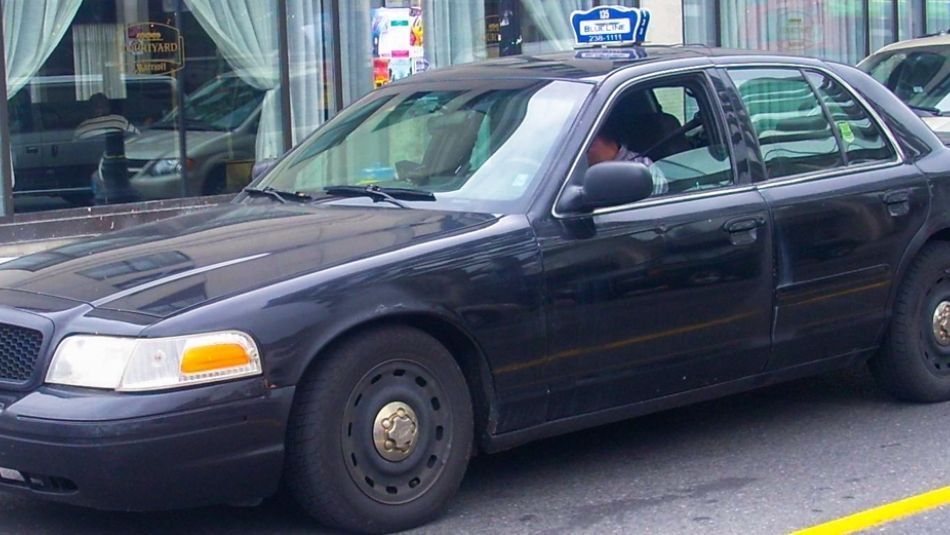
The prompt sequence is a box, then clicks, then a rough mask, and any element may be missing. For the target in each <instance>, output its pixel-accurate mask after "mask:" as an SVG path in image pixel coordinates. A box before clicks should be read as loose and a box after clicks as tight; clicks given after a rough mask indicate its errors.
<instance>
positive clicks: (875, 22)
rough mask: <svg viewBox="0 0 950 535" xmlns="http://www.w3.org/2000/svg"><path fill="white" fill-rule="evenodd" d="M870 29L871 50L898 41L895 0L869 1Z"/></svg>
mask: <svg viewBox="0 0 950 535" xmlns="http://www.w3.org/2000/svg"><path fill="white" fill-rule="evenodd" d="M868 29H869V30H870V32H871V33H870V34H869V36H870V44H871V50H869V51H868V53H871V52H874V51H875V50H877V49H879V48H881V47H882V46H884V45H887V44H890V43H893V42H894V41H897V36H896V35H894V2H893V0H870V1H869V2H868Z"/></svg>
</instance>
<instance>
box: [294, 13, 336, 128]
mask: <svg viewBox="0 0 950 535" xmlns="http://www.w3.org/2000/svg"><path fill="white" fill-rule="evenodd" d="M330 7H331V6H330V2H329V1H328V0H287V28H288V32H287V50H288V56H289V58H290V109H291V113H290V115H291V125H292V132H293V138H292V139H293V143H294V145H296V144H297V143H300V142H301V141H302V140H303V139H304V138H305V137H306V136H308V135H309V134H310V133H311V132H313V131H314V130H315V129H316V128H317V127H318V126H320V125H321V124H323V123H324V122H326V121H327V120H328V119H329V118H330V117H332V116H333V114H334V113H336V112H337V111H338V110H337V104H336V103H337V95H336V93H337V91H338V89H337V86H336V84H335V83H334V80H335V77H334V72H335V71H336V67H337V66H336V64H335V59H334V58H335V51H334V43H333V38H332V36H333V19H332V16H333V15H332V12H331V9H330Z"/></svg>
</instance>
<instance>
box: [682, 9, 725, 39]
mask: <svg viewBox="0 0 950 535" xmlns="http://www.w3.org/2000/svg"><path fill="white" fill-rule="evenodd" d="M683 31H684V33H685V35H684V36H683V42H684V43H687V44H692V45H707V46H716V45H717V44H718V43H717V42H716V5H715V4H714V3H713V2H708V1H707V0H684V1H683Z"/></svg>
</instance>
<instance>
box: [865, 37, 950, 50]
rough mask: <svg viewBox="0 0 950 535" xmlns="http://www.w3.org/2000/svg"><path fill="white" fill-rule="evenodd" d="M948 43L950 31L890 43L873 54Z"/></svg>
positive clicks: (949, 43)
mask: <svg viewBox="0 0 950 535" xmlns="http://www.w3.org/2000/svg"><path fill="white" fill-rule="evenodd" d="M948 45H950V32H943V33H938V34H936V35H928V36H926V37H920V38H917V39H908V40H906V41H898V42H896V43H891V44H889V45H887V46H885V47H883V48H881V49H880V50H878V51H877V52H875V53H874V55H877V54H880V53H881V52H893V51H894V50H904V49H909V48H924V47H930V46H948Z"/></svg>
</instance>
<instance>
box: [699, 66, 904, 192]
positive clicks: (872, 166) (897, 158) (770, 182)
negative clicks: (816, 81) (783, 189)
mask: <svg viewBox="0 0 950 535" xmlns="http://www.w3.org/2000/svg"><path fill="white" fill-rule="evenodd" d="M718 67H720V68H722V69H724V70H726V71H727V74H728V70H729V69H742V68H749V69H762V68H765V69H788V70H798V71H803V70H812V71H815V72H818V73H820V74H823V75H825V76H827V77H829V78H831V79H832V80H834V81H835V82H837V83H838V84H840V85H841V87H842V88H844V90H845V91H847V92H848V93H849V94H850V95H851V96H852V97H853V98H854V99H855V101H856V102H857V103H858V104H860V105H861V107H862V108H863V109H864V110H865V112H867V114H868V117H869V118H870V119H871V120H872V121H873V122H874V123H875V124H876V125H877V127H878V128H879V129H880V130H881V132H883V133H884V137H885V138H887V142H888V143H889V144H890V146H891V150H892V151H893V154H894V157H893V158H891V159H890V160H887V161H880V162H869V163H865V164H859V165H855V166H845V167H841V168H836V169H830V170H826V171H815V172H811V173H800V174H797V175H790V176H787V177H780V178H776V179H768V178H766V179H765V180H762V181H760V182H757V183H756V184H755V185H756V186H757V187H760V188H762V187H766V188H768V187H775V186H777V185H785V184H798V183H801V182H810V181H813V180H821V179H823V178H832V177H836V176H840V175H842V174H845V173H850V172H854V171H874V170H877V169H886V168H889V167H897V166H900V165H903V164H904V163H906V161H907V155H906V154H905V153H904V150H903V149H902V148H901V146H900V144H899V143H898V142H897V138H896V137H894V133H893V132H891V129H890V128H888V127H887V124H886V123H884V120H883V119H881V116H880V114H878V113H877V110H875V109H874V108H873V107H872V106H871V105H870V104H869V103H868V101H867V99H865V98H864V96H863V95H861V93H860V92H858V91H855V89H854V87H852V86H851V84H849V83H848V82H846V81H845V80H844V79H843V78H841V77H840V76H838V74H837V73H834V72H832V71H831V70H830V69H828V68H826V67H822V66H819V65H807V64H804V63H764V62H763V63H734V62H731V63H723V64H721V65H718ZM807 81H808V80H807V78H806V82H807ZM729 82H730V83H733V90H734V91H736V94H737V95H738V89H736V87H735V84H734V82H732V78H731V77H730V79H729ZM809 85H810V84H809ZM740 102H741V103H742V106H743V108H745V103H744V102H742V101H741V99H740ZM819 103H820V104H821V106H822V107H823V108H824V106H825V105H824V103H823V102H821V100H820V99H819ZM755 149H756V150H758V151H759V153H760V154H761V149H760V148H759V140H758V137H756V140H755Z"/></svg>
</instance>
